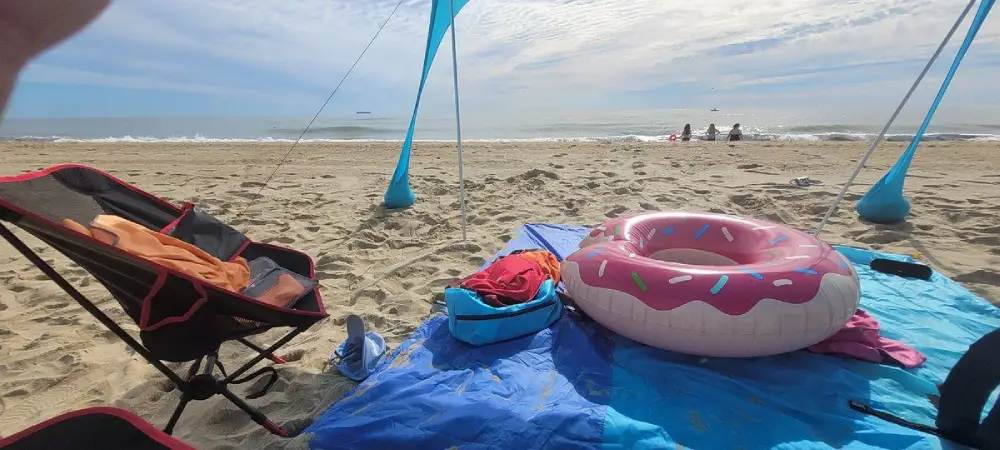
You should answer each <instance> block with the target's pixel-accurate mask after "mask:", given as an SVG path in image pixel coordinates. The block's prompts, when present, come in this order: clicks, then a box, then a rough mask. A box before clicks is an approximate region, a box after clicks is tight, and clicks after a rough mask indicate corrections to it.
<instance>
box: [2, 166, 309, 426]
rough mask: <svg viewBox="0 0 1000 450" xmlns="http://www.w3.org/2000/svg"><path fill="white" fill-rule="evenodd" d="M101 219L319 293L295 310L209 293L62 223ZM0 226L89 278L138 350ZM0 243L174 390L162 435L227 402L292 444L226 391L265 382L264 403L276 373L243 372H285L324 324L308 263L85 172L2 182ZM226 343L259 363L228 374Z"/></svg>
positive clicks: (62, 170)
mask: <svg viewBox="0 0 1000 450" xmlns="http://www.w3.org/2000/svg"><path fill="white" fill-rule="evenodd" d="M98 215H114V216H118V217H121V218H124V219H127V220H129V221H132V222H134V223H137V224H140V225H142V226H144V227H146V228H149V229H151V230H156V231H160V232H163V233H173V234H172V235H173V236H174V237H176V238H178V239H181V240H183V241H185V242H188V243H190V244H193V245H195V246H197V247H198V248H200V249H202V250H204V251H205V252H207V253H209V254H211V255H212V256H215V257H217V258H219V259H220V260H222V261H227V260H235V259H236V258H237V257H242V258H245V259H246V260H247V261H251V264H250V265H251V267H253V266H254V264H253V261H254V260H257V259H258V258H264V257H266V258H269V259H270V261H269V262H273V263H276V265H277V266H280V268H282V269H285V270H287V271H290V272H292V273H294V274H297V276H301V278H302V279H305V280H309V281H313V283H312V285H311V286H310V287H309V288H308V289H307V290H305V292H304V294H303V295H302V296H301V297H299V298H298V299H297V300H294V302H293V303H292V304H290V305H288V306H285V307H280V306H275V305H273V304H270V303H265V302H262V301H258V300H256V299H254V298H251V297H248V296H246V295H244V294H243V293H236V292H233V291H229V290H226V289H222V288H219V287H216V286H214V285H212V284H208V283H206V282H204V281H203V280H200V279H197V278H194V277H191V276H188V275H186V274H184V273H181V272H179V271H176V270H173V269H171V268H169V267H166V266H163V265H160V264H158V263H156V262H154V261H151V260H148V259H145V258H142V257H139V256H136V255H133V254H130V253H128V252H125V251H123V250H121V249H119V248H117V247H115V246H112V245H108V244H105V243H104V242H102V241H99V240H97V239H94V238H92V237H91V236H88V235H85V234H83V233H81V232H79V231H75V230H74V229H72V228H68V227H66V226H64V225H63V221H64V220H66V219H69V220H71V221H74V222H76V223H78V224H88V223H91V222H92V221H93V220H94V219H95V217H97V216H98ZM2 222H9V223H12V224H14V225H17V226H18V227H20V228H21V229H23V230H24V231H26V232H28V233H30V234H32V235H34V236H35V237H37V238H38V239H40V240H42V241H44V242H45V243H47V244H48V245H50V246H51V247H53V248H54V249H56V250H58V251H59V252H60V253H62V254H63V255H66V257H68V258H69V259H71V260H72V261H73V262H75V263H76V264H78V265H80V266H81V267H82V268H84V269H86V270H87V271H88V272H90V274H91V275H93V276H94V278H96V279H97V281H99V282H100V283H101V284H102V285H103V286H104V287H105V288H107V290H108V291H109V292H110V293H111V295H112V296H113V297H114V298H115V299H116V300H117V301H118V303H119V304H120V305H121V307H122V308H123V309H124V310H125V312H126V313H127V314H128V316H129V317H130V318H131V319H132V320H133V321H134V322H135V323H136V324H137V325H138V326H139V330H140V331H139V340H141V342H142V343H140V342H138V341H137V340H136V339H134V338H133V337H132V336H131V335H129V334H128V333H127V332H126V331H125V330H123V329H122V328H121V326H119V325H118V324H116V323H115V322H114V321H113V320H112V319H111V318H110V317H108V316H107V315H106V314H105V313H104V312H102V311H101V310H100V309H99V308H97V306H95V305H94V303H93V302H92V301H90V300H89V299H88V298H87V297H85V296H84V295H83V294H81V293H80V292H79V291H78V290H77V289H76V288H74V287H73V286H72V285H71V284H70V283H69V282H68V281H66V279H65V278H63V277H62V276H61V275H60V274H59V273H58V272H56V271H55V270H54V269H53V268H52V267H51V266H50V265H49V264H48V263H46V262H45V261H44V260H43V259H42V258H41V257H40V256H39V255H38V254H36V253H35V252H34V251H32V250H31V248H30V247H28V246H27V245H26V244H25V243H24V242H22V241H21V240H20V239H19V238H18V237H17V236H16V235H15V234H14V233H12V232H11V231H10V230H9V229H8V228H6V227H5V226H4V225H3V223H2ZM0 235H2V236H3V238H4V239H6V240H7V241H8V242H10V244H11V245H13V246H14V248H16V249H17V250H18V251H19V252H20V253H21V254H23V255H24V256H25V257H26V258H28V260H29V261H31V263H32V264H34V265H35V266H37V267H38V268H39V269H41V270H42V272H44V273H45V274H46V275H47V276H48V277H49V278H51V279H52V281H54V282H55V283H56V284H58V285H59V287H60V288H62V289H63V290H64V291H66V293H67V294H69V295H70V296H71V297H73V299H74V300H76V301H77V303H79V304H80V306H82V307H83V308H84V309H86V310H87V311H88V312H90V313H91V314H92V315H93V316H94V317H96V318H97V319H98V320H99V321H100V322H101V323H103V324H104V326H106V327H107V328H108V329H110V330H111V331H112V332H114V333H115V334H116V335H118V337H119V338H121V339H122V340H123V341H125V343H126V344H128V345H129V346H130V347H132V348H133V349H134V350H135V351H136V352H137V353H139V354H140V355H142V357H143V358H145V359H146V360H147V361H148V362H149V363H150V364H152V365H153V366H154V367H156V368H157V369H158V370H159V371H160V372H163V374H164V375H165V376H167V378H169V379H170V380H171V381H172V382H173V383H174V384H175V385H176V386H177V388H178V390H179V391H180V392H181V399H180V403H179V404H178V405H177V408H176V409H175V410H174V413H173V415H172V416H171V417H170V420H169V422H168V423H167V425H166V427H165V428H164V431H165V432H166V433H168V434H169V433H171V432H172V430H173V428H174V426H175V425H176V423H177V420H178V419H179V418H180V415H181V413H182V412H183V411H184V407H185V406H186V405H187V403H188V402H190V401H191V400H204V399H207V398H210V397H212V396H214V395H222V396H224V397H226V398H227V399H229V401H231V402H233V403H234V404H235V405H236V406H238V407H239V408H240V409H242V410H243V411H245V412H246V413H247V414H249V415H250V418H251V419H253V421H254V422H256V423H258V424H260V425H261V426H263V427H265V428H266V429H268V430H269V431H271V432H272V433H274V434H277V435H279V436H286V433H285V432H284V430H282V429H281V427H279V426H277V425H275V424H274V423H273V422H271V421H270V420H268V419H267V417H265V416H264V414H262V413H261V412H260V411H257V410H256V409H254V408H253V407H251V406H250V405H248V404H247V403H246V402H245V401H243V400H242V399H241V398H240V397H239V396H237V395H235V394H234V393H232V392H231V391H230V390H229V388H228V386H229V385H231V384H240V383H245V382H248V381H251V380H252V379H255V378H257V377H258V376H261V375H268V376H270V381H269V382H268V383H266V386H265V387H264V388H262V389H261V392H257V393H254V394H251V395H248V396H247V398H251V399H252V398H256V397H259V396H261V395H263V394H264V393H266V390H267V389H269V388H270V387H271V385H272V384H273V383H274V382H275V381H276V379H277V372H276V371H275V369H274V368H273V367H266V368H263V369H259V370H257V371H255V372H253V373H250V374H247V372H248V371H250V370H251V369H252V368H253V367H254V365H255V364H257V363H259V362H261V361H262V360H264V359H265V358H267V359H270V360H271V361H273V362H274V363H276V364H281V363H284V361H283V360H282V359H281V358H280V357H278V356H276V355H275V354H274V352H275V351H276V350H277V349H278V348H279V347H281V346H282V345H284V344H286V343H288V342H289V341H290V340H292V338H294V337H295V336H297V335H298V334H299V333H301V332H303V331H305V330H306V329H308V328H309V327H310V326H312V325H313V324H314V323H316V322H317V321H319V320H321V319H323V318H325V317H327V314H326V311H325V310H324V308H323V302H322V299H321V297H320V294H319V290H318V284H317V283H315V282H314V280H315V270H314V267H313V262H312V259H311V258H310V257H309V256H307V255H305V254H304V253H300V252H297V251H294V250H290V249H286V248H282V247H277V246H273V245H268V244H263V243H258V242H253V241H251V240H250V239H248V238H247V237H246V236H244V235H243V234H241V233H239V232H238V231H236V230H234V229H233V228H231V227H229V226H228V225H226V224H224V223H222V222H221V221H219V220H218V219H215V218H214V217H212V216H210V215H208V214H207V213H205V212H204V211H202V210H201V209H200V208H195V207H194V205H192V204H186V205H184V206H183V207H178V206H175V205H173V204H171V203H169V202H167V201H165V200H162V199H160V198H157V197H155V196H153V195H151V194H149V193H146V192H143V191H141V190H139V189H138V188H136V187H134V186H131V185H129V184H127V183H125V182H123V181H121V180H118V179H116V178H114V177H112V176H111V175H108V174H106V173H104V172H101V171H98V170H96V169H92V168H89V167H85V166H79V165H61V166H55V167H51V168H48V169H44V170H41V171H38V172H32V173H28V174H23V175H18V176H12V177H6V178H0ZM253 276H255V274H251V277H253ZM275 327H288V328H291V331H290V332H289V333H288V334H286V335H285V336H284V337H282V338H281V339H278V341H277V342H275V343H274V344H273V345H271V346H269V347H266V348H264V347H261V346H258V345H257V344H255V343H253V342H251V341H250V340H248V339H247V337H248V336H251V335H255V334H259V333H262V332H264V331H266V330H269V329H271V328H275ZM226 341H236V342H239V343H241V344H243V345H246V346H247V347H249V348H250V349H252V350H254V351H255V352H256V353H257V355H256V356H255V357H254V358H252V359H251V360H249V361H247V362H246V363H245V364H243V365H242V366H240V367H239V368H238V369H236V370H235V371H233V372H232V373H227V372H226V370H225V367H224V366H223V365H222V363H221V362H220V361H219V360H218V356H219V355H218V353H219V347H220V346H221V345H222V343H223V342H226ZM162 361H170V362H188V361H193V362H192V364H191V366H190V369H189V370H188V372H187V376H186V377H181V376H179V375H178V374H176V373H174V372H173V371H172V370H170V369H169V368H168V367H167V366H166V365H164V364H163V362H162ZM216 370H217V371H218V372H216ZM216 373H219V374H220V376H217V375H216Z"/></svg>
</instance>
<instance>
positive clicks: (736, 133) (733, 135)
mask: <svg viewBox="0 0 1000 450" xmlns="http://www.w3.org/2000/svg"><path fill="white" fill-rule="evenodd" d="M742 138H743V132H742V131H740V124H736V125H733V128H732V129H731V130H729V140H730V141H738V140H740V139H742Z"/></svg>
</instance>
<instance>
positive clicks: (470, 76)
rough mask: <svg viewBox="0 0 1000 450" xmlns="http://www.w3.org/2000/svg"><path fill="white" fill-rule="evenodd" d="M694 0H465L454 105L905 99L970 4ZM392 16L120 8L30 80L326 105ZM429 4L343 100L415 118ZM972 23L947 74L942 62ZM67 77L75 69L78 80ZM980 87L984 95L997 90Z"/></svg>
mask: <svg viewBox="0 0 1000 450" xmlns="http://www.w3.org/2000/svg"><path fill="white" fill-rule="evenodd" d="M703 3H704V4H702V2H687V1H681V0H629V1H619V0H472V1H470V3H469V4H468V6H466V7H465V9H464V10H463V12H462V14H461V15H460V16H459V17H458V19H457V25H456V29H457V31H458V36H459V44H458V53H459V61H460V72H461V85H462V89H463V106H464V107H465V108H467V109H481V110H516V109H518V108H530V107H558V106H559V105H563V107H566V108H570V107H583V106H588V105H589V106H594V107H598V106H600V105H619V106H621V107H625V106H635V107H648V106H650V105H660V106H663V105H665V104H667V105H669V106H689V105H691V104H696V103H698V102H699V101H702V100H704V99H705V98H711V99H714V98H721V99H729V100H733V99H737V100H738V99H741V98H742V99H745V100H747V101H761V100H760V99H761V98H763V99H765V100H766V99H768V98H775V97H774V96H772V97H768V96H766V95H763V96H762V93H761V91H760V90H761V89H766V90H767V92H772V91H776V90H781V89H787V90H788V91H790V92H795V95H797V96H798V97H797V98H799V99H803V98H810V95H811V98H812V99H819V100H822V99H824V98H828V97H830V96H832V95H836V96H839V97H841V98H843V97H856V98H855V100H854V102H855V103H858V104H864V103H865V102H866V99H864V98H861V97H859V96H856V95H855V94H854V93H853V91H855V90H856V89H858V87H859V86H864V85H868V86H875V85H878V86H880V88H886V89H896V90H899V89H900V88H901V89H903V90H905V87H906V86H908V84H909V83H910V82H912V79H913V77H914V76H915V75H916V71H919V68H920V66H921V65H922V63H923V61H926V59H927V58H929V57H930V55H931V53H932V52H933V51H934V48H935V47H936V46H937V45H938V43H939V42H940V40H941V38H943V36H944V34H945V33H946V32H947V30H948V28H949V27H950V26H951V24H952V23H953V22H954V20H955V19H956V18H957V16H958V14H959V12H960V11H961V8H962V7H963V6H964V5H961V4H958V3H955V2H951V1H947V0H917V1H911V0H854V1H846V2H845V1H834V0H787V1H781V2H773V1H772V2H768V1H760V0H713V1H711V2H703ZM959 3H962V2H959ZM395 6H396V0H366V1H356V0H298V1H284V2H275V1H270V0H266V1H265V0H213V1H211V2H206V1H204V0H172V1H170V2H163V1H160V0H128V1H118V2H115V3H114V4H113V6H112V7H111V8H109V10H108V11H107V12H106V13H105V15H104V16H102V17H101V18H100V20H99V21H98V22H97V23H96V24H95V25H94V26H93V27H92V28H91V29H89V30H88V31H87V32H85V33H84V34H83V35H82V36H81V37H80V38H78V39H76V40H74V41H73V42H71V43H69V44H67V45H65V46H63V47H61V48H59V49H57V50H55V51H53V52H52V53H51V54H49V55H47V56H46V57H45V58H44V59H43V60H41V61H39V63H38V64H39V66H38V67H36V68H35V69H33V71H32V72H30V73H29V75H28V76H27V77H26V78H25V79H26V80H34V81H37V80H42V79H45V80H49V81H50V82H57V81H56V80H63V81H67V80H72V82H74V83H76V84H87V83H93V84H99V85H104V86H114V85H118V86H121V87H123V88H150V89H167V90H169V89H176V90H179V91H185V92H202V93H205V94H206V95H232V94H237V93H241V94H242V93H248V92H249V93H258V94H259V93H263V92H267V93H269V95H273V96H276V97H280V96H281V95H288V96H293V95H294V96H297V98H311V97H316V99H317V102H316V103H318V102H319V101H320V99H322V98H325V96H326V95H327V94H328V93H329V89H331V88H332V87H333V86H334V85H335V84H336V82H337V81H339V79H340V78H341V77H342V76H343V74H344V73H345V71H346V70H347V69H348V68H349V67H350V65H351V64H352V63H353V62H354V60H355V58H357V56H358V54H359V53H360V52H361V50H362V49H363V48H364V47H365V45H367V43H368V41H369V40H370V39H371V37H372V35H373V34H374V33H375V32H376V30H377V29H378V27H379V26H380V25H381V24H382V23H383V21H384V20H385V19H386V17H387V16H388V15H389V12H390V11H392V9H393V8H394V7H395ZM429 9H430V1H429V0H404V1H403V2H402V4H401V5H400V7H399V10H398V11H397V13H396V14H395V16H393V18H392V20H391V21H390V22H389V23H388V25H387V26H386V28H385V30H384V31H383V32H382V34H381V35H380V36H379V38H378V39H377V40H376V42H375V44H374V45H373V46H372V47H371V49H370V50H369V52H368V54H367V55H366V56H365V58H364V59H363V60H362V61H361V63H360V64H359V65H358V67H357V68H356V69H355V71H354V73H353V74H352V76H351V77H350V79H349V80H348V82H347V83H345V86H344V91H343V93H342V95H343V98H340V97H338V98H337V99H335V102H337V101H338V100H341V101H345V100H346V102H347V103H349V104H351V103H357V104H359V105H360V104H363V103H365V102H376V103H377V104H379V105H384V107H386V108H390V107H393V108H395V109H396V110H397V111H400V112H403V111H406V110H408V109H409V108H410V107H411V105H412V99H413V94H414V93H415V89H416V85H417V81H418V78H419V68H420V64H421V61H422V58H423V51H424V44H425V39H426V33H427V19H428V14H429ZM967 23H968V21H967ZM966 29H967V25H965V26H963V27H962V28H961V29H960V31H959V33H958V34H957V35H956V37H955V39H954V41H955V43H953V44H952V45H951V46H950V47H949V49H950V50H949V51H948V52H946V53H945V54H944V55H943V56H942V60H943V62H942V63H939V65H943V66H946V65H947V64H948V62H950V59H951V56H952V55H954V51H955V48H956V45H957V42H959V41H961V38H962V36H964V32H965V30H966ZM449 45H450V44H449V41H448V40H446V42H445V44H444V45H442V47H441V50H440V54H439V55H438V61H437V62H436V64H435V68H434V70H433V71H432V74H431V79H430V81H429V84H428V87H427V94H426V95H425V102H426V103H425V106H426V109H425V111H435V110H440V111H447V110H448V107H450V102H451V96H450V95H449V94H448V91H449V90H450V89H451V76H450V72H451V67H450V48H449ZM998 54H1000V22H998V21H996V20H987V22H986V25H984V27H983V29H982V31H981V32H980V37H979V39H978V41H977V43H976V45H975V46H974V48H973V51H971V52H970V53H969V56H968V57H967V61H966V64H969V65H976V64H979V65H984V64H985V65H986V66H990V67H993V69H994V70H995V69H996V68H997V67H998V66H1000V57H998ZM977 59H979V60H980V62H976V60H977ZM74 70H76V71H82V72H81V73H77V74H76V75H81V76H79V77H75V76H71V75H72V74H73V73H72V72H71V71H74ZM60 73H61V74H60ZM67 82H69V81H67ZM810 84H814V86H813V87H812V88H803V86H808V85H810ZM817 86H818V87H819V88H817ZM983 88H984V89H988V90H990V92H991V93H992V94H993V95H994V96H995V94H996V93H997V90H998V88H997V87H994V86H992V85H986V86H984V87H983ZM713 91H714V92H713ZM803 96H805V97H803ZM623 99H624V100H623ZM803 101H804V100H803ZM623 102H624V103H625V104H622V103H623ZM629 102H631V103H629ZM390 105H394V106H390ZM309 107H312V104H311V103H310V106H309ZM304 109H307V108H304Z"/></svg>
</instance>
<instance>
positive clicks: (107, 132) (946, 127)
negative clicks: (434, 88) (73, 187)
mask: <svg viewBox="0 0 1000 450" xmlns="http://www.w3.org/2000/svg"><path fill="white" fill-rule="evenodd" d="M310 118H311V117H304V116H303V117H296V116H282V117H261V116H247V117H242V116H236V117H94V118H9V119H6V120H5V121H4V122H3V123H0V140H6V141H10V140H32V141H54V142H77V141H90V142H244V141H245V142H289V141H294V140H295V139H296V138H298V137H299V135H300V134H302V130H303V128H304V127H305V125H306V124H307V123H309V119H310ZM462 120H463V124H462V125H463V126H462V135H463V139H464V140H467V141H520V140H523V141H573V140H577V141H594V140H619V141H660V140H667V139H668V137H669V135H670V134H672V133H677V134H679V133H680V130H681V129H682V128H683V127H684V124H685V123H690V124H691V125H692V127H693V129H694V133H693V134H694V138H695V139H699V138H701V137H702V136H703V134H704V130H705V129H706V128H707V126H708V124H709V123H714V124H715V125H716V127H717V128H718V129H719V130H720V132H722V133H726V132H727V131H728V130H729V127H730V126H731V125H732V124H733V123H737V122H739V123H741V128H742V130H743V135H744V139H747V140H765V141H766V140H780V141H865V140H871V139H873V138H874V137H875V135H876V134H877V133H878V132H879V131H880V130H881V128H882V126H883V124H882V123H880V122H878V121H877V119H875V118H871V119H868V120H866V121H864V122H862V123H854V122H855V121H859V122H860V120H851V119H849V118H848V117H847V116H838V117H822V116H809V115H806V114H792V113H783V114H779V113H767V112H753V113H747V112H734V111H693V110H656V111H648V110H644V111H614V112H593V111H586V112H581V111H574V112H559V113H542V112H535V113H525V114H524V115H498V114H493V115H491V114H482V113H480V114H477V113H463V117H462ZM917 120H919V117H918V118H917ZM408 121H409V117H408V116H404V115H380V114H378V113H377V112H373V113H364V114H341V115H326V116H321V117H320V118H319V119H318V120H317V121H316V123H315V124H314V125H313V126H312V127H310V129H309V130H307V131H306V133H305V135H304V136H303V141H306V142H308V141H331V142H333V141H337V142H340V141H401V140H402V139H403V138H404V137H405V135H406V127H407V125H408V123H409V122H408ZM910 122H911V123H907V122H903V123H901V124H899V125H896V126H894V127H893V128H892V129H890V133H889V134H888V136H887V140H889V141H909V140H910V139H912V137H913V133H914V132H916V129H917V125H915V124H916V123H918V122H917V121H913V120H912V119H911V120H910ZM415 139H416V140H418V141H449V140H454V139H455V121H454V118H453V117H450V116H439V117H434V116H430V117H423V116H421V117H420V119H419V120H418V122H417V128H416V133H415ZM924 139H925V140H949V141H955V140H958V141H962V140H981V141H998V140H1000V124H988V123H963V122H953V123H949V122H947V121H942V123H934V124H933V125H932V126H931V127H930V129H929V132H928V134H927V135H926V136H925V138H924Z"/></svg>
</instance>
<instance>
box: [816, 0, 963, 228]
mask: <svg viewBox="0 0 1000 450" xmlns="http://www.w3.org/2000/svg"><path fill="white" fill-rule="evenodd" d="M975 5H976V0H969V4H968V5H965V9H963V10H962V14H959V16H958V20H956V21H955V24H954V25H952V26H951V29H950V30H948V34H946V35H945V36H944V39H943V40H942V41H941V44H940V45H938V48H937V50H935V51H934V54H933V55H931V59H930V60H928V61H927V64H926V65H924V70H923V71H921V72H920V75H918V76H917V79H916V80H914V81H913V85H911V86H910V90H909V91H907V92H906V95H904V96H903V100H902V101H900V102H899V106H896V111H894V112H893V113H892V116H891V117H889V121H888V122H886V123H885V126H884V127H882V131H881V132H879V134H878V136H877V137H876V138H875V140H874V141H872V145H871V146H870V147H868V152H866V153H865V155H864V156H862V157H861V160H860V161H858V165H857V167H855V168H854V173H852V174H851V176H850V177H849V178H847V182H846V183H844V187H842V188H840V192H839V193H837V198H836V199H835V200H834V201H833V204H831V205H830V208H829V209H827V210H826V215H824V216H823V219H822V220H820V221H819V225H817V226H816V229H815V230H813V234H814V235H815V236H819V235H820V233H822V232H823V227H825V226H826V223H827V222H829V221H830V217H832V216H833V213H834V211H836V210H837V206H839V205H840V202H841V201H842V200H844V196H846V195H847V190H848V189H850V188H851V184H853V183H854V180H855V179H856V178H858V174H860V173H861V169H864V167H865V163H867V162H868V158H871V156H872V153H875V149H876V148H878V144H880V143H881V142H882V139H883V138H885V134H886V133H888V132H889V128H891V127H892V124H893V123H894V122H896V117H898V116H899V113H900V112H901V111H903V107H904V106H906V102H908V101H910V97H911V96H912V95H913V93H914V92H915V91H916V90H917V86H920V82H921V81H923V80H924V76H926V75H927V72H928V71H930V70H931V67H932V66H933V65H934V61H937V59H938V56H941V52H942V51H944V48H945V46H947V45H948V41H951V37H952V36H954V35H955V32H956V31H958V26H959V25H961V24H962V22H964V21H965V16H968V15H969V11H972V7H973V6H975Z"/></svg>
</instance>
